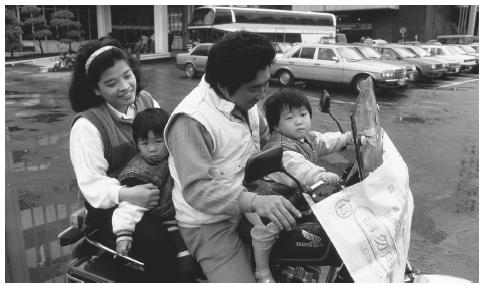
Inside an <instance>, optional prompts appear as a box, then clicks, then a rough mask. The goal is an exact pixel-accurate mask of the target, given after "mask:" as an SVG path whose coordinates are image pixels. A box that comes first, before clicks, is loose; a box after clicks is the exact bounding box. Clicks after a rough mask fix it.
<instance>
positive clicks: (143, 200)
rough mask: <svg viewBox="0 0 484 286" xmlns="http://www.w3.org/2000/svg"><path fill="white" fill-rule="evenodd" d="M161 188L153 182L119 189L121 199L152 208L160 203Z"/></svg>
mask: <svg viewBox="0 0 484 286" xmlns="http://www.w3.org/2000/svg"><path fill="white" fill-rule="evenodd" d="M159 199H160V190H159V189H158V187H156V186H155V185H153V184H144V185H138V186H134V187H122V188H121V189H120V190H119V201H120V202H121V201H127V202H130V203H132V204H134V205H137V206H140V207H143V208H147V209H151V208H153V207H155V206H157V205H158V200H159Z"/></svg>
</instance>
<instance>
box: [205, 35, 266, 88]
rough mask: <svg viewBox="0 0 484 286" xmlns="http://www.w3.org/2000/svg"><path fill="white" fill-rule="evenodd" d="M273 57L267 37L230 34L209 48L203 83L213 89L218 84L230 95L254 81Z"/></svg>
mask: <svg viewBox="0 0 484 286" xmlns="http://www.w3.org/2000/svg"><path fill="white" fill-rule="evenodd" d="M274 57H275V51H274V48H273V47H272V45H271V42H270V41H269V40H268V39H267V38H266V37H264V36H262V35H259V34H256V33H252V32H247V31H237V32H234V33H229V34H227V35H225V36H224V37H223V38H222V39H221V40H220V41H218V42H216V43H215V44H214V46H213V47H212V48H211V49H210V52H209V53H208V60H207V67H206V73H205V80H206V81H207V82H208V83H209V84H210V86H211V87H212V88H213V89H215V90H218V85H220V86H221V87H226V88H227V89H228V92H229V94H233V93H234V92H235V91H236V90H237V89H238V88H239V87H240V85H242V84H244V83H247V82H250V81H253V80H254V79H255V78H256V76H257V72H259V71H260V70H262V69H263V68H264V67H266V66H268V65H270V64H271V62H272V60H273V59H274Z"/></svg>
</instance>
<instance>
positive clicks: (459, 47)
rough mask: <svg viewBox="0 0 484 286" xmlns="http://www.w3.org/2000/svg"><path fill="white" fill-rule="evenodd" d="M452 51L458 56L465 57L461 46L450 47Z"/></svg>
mask: <svg viewBox="0 0 484 286" xmlns="http://www.w3.org/2000/svg"><path fill="white" fill-rule="evenodd" d="M452 48H453V49H454V50H456V51H457V52H458V53H459V54H460V55H465V54H466V51H464V49H463V48H462V47H461V46H452Z"/></svg>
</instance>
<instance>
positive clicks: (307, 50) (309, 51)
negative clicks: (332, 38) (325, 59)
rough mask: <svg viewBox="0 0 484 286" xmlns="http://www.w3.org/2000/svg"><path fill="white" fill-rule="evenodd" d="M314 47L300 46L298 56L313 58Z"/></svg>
mask: <svg viewBox="0 0 484 286" xmlns="http://www.w3.org/2000/svg"><path fill="white" fill-rule="evenodd" d="M315 51H316V48H309V47H308V48H302V50H301V55H300V56H299V57H300V58H301V59H314V52H315Z"/></svg>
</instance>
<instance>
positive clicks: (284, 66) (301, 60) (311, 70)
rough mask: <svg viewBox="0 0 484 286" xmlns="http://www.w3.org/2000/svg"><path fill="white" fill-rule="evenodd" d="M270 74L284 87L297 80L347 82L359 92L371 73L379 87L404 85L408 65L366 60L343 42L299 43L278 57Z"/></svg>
mask: <svg viewBox="0 0 484 286" xmlns="http://www.w3.org/2000/svg"><path fill="white" fill-rule="evenodd" d="M271 76H273V77H276V78H277V79H278V81H279V83H280V84H281V85H282V86H288V85H292V84H293V83H294V81H295V79H302V80H314V81H323V82H330V83H337V84H348V85H350V86H351V87H353V89H354V91H355V92H356V93H359V92H360V90H361V89H362V85H363V83H364V81H365V80H366V79H367V78H368V77H369V76H372V77H373V78H374V79H375V82H376V84H377V86H379V87H400V86H404V85H405V68H403V67H401V66H395V65H390V64H386V63H379V62H372V61H367V60H364V59H363V58H362V57H361V56H360V55H359V54H358V53H357V52H356V51H355V50H353V49H350V48H348V47H345V46H340V45H329V44H328V45H326V44H300V45H296V46H294V48H293V49H292V50H291V51H289V52H288V53H286V54H284V55H282V56H280V57H276V58H275V60H274V63H273V64H272V65H271Z"/></svg>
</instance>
